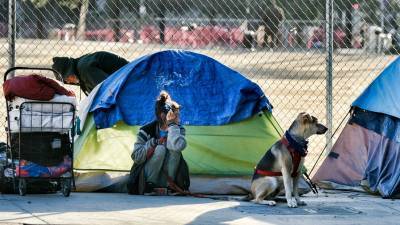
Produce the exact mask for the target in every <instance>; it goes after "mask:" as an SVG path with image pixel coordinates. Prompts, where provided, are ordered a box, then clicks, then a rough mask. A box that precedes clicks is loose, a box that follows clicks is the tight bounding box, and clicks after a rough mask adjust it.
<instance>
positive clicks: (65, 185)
mask: <svg viewBox="0 0 400 225" xmlns="http://www.w3.org/2000/svg"><path fill="white" fill-rule="evenodd" d="M71 182H72V180H71V179H70V178H67V179H63V180H62V181H61V192H62V194H63V195H64V197H69V195H70V194H71V187H72V185H71Z"/></svg>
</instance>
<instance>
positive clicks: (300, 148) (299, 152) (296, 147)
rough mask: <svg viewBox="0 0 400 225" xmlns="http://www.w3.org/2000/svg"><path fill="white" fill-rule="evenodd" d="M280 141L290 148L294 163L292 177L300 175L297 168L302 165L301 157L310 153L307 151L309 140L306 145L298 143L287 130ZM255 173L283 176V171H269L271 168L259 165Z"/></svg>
mask: <svg viewBox="0 0 400 225" xmlns="http://www.w3.org/2000/svg"><path fill="white" fill-rule="evenodd" d="M280 142H281V143H282V144H283V145H284V146H285V147H286V148H287V149H288V150H289V153H290V156H291V157H292V163H293V167H292V168H293V172H292V174H291V177H296V176H297V175H298V172H297V170H298V169H299V166H300V161H301V157H305V156H306V155H307V153H308V151H307V144H308V142H305V144H304V145H301V144H299V143H297V142H296V141H295V140H294V139H293V138H292V137H291V136H290V134H289V132H287V131H286V133H285V135H283V137H282V138H281V140H280ZM255 174H258V175H261V176H271V177H280V176H282V172H275V171H269V170H262V169H260V168H258V166H257V167H256V168H255Z"/></svg>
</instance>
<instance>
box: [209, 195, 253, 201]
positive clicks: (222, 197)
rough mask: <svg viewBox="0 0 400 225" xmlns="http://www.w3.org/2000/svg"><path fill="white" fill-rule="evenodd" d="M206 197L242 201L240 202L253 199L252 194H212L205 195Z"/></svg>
mask: <svg viewBox="0 0 400 225" xmlns="http://www.w3.org/2000/svg"><path fill="white" fill-rule="evenodd" d="M204 198H209V199H213V200H220V201H240V202H249V201H251V200H253V195H252V194H250V193H249V194H247V195H246V196H241V197H239V196H237V197H236V196H212V195H205V196H204Z"/></svg>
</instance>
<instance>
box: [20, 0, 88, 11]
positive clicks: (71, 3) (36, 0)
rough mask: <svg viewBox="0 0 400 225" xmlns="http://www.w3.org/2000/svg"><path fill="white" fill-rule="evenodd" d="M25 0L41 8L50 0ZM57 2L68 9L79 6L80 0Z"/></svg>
mask: <svg viewBox="0 0 400 225" xmlns="http://www.w3.org/2000/svg"><path fill="white" fill-rule="evenodd" d="M26 1H30V2H32V3H33V4H34V5H35V7H36V8H42V7H44V6H45V5H47V3H48V2H49V1H50V0H24V2H26ZM84 1H89V0H84ZM57 2H58V3H59V4H60V5H62V6H66V7H68V8H70V9H74V8H77V7H79V6H80V2H81V1H80V0H58V1H57Z"/></svg>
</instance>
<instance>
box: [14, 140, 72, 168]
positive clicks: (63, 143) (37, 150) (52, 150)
mask: <svg viewBox="0 0 400 225" xmlns="http://www.w3.org/2000/svg"><path fill="white" fill-rule="evenodd" d="M19 148H20V150H21V155H19ZM11 151H12V154H13V158H14V159H19V158H20V159H25V160H28V161H30V162H34V163H36V164H39V165H42V166H56V165H57V164H59V163H60V162H62V161H63V159H64V156H65V155H67V154H70V153H71V143H70V138H69V136H68V134H60V133H54V132H27V133H20V134H18V133H16V134H11Z"/></svg>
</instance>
